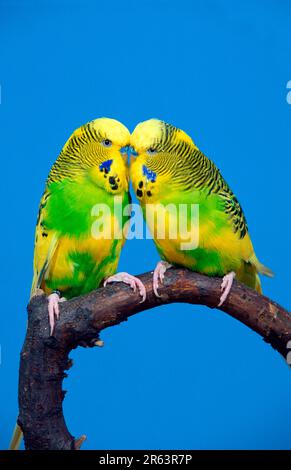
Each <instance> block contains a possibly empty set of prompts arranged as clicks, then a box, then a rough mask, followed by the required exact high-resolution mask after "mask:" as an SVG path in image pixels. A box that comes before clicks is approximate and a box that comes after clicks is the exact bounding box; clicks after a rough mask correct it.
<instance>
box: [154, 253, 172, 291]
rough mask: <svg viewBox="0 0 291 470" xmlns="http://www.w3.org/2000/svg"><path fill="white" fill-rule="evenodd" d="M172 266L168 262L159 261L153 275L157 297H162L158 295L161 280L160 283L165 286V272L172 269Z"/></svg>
mask: <svg viewBox="0 0 291 470" xmlns="http://www.w3.org/2000/svg"><path fill="white" fill-rule="evenodd" d="M171 267H172V265H171V264H170V263H168V262H167V261H159V262H158V264H157V265H156V267H155V270H154V274H153V290H154V293H155V295H156V296H157V297H161V296H160V294H159V293H158V288H159V280H160V283H161V284H163V282H164V279H165V272H166V271H167V269H169V268H171Z"/></svg>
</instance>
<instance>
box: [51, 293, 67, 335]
mask: <svg viewBox="0 0 291 470" xmlns="http://www.w3.org/2000/svg"><path fill="white" fill-rule="evenodd" d="M47 300H48V315H49V323H50V336H52V334H53V331H54V327H55V319H57V320H58V319H59V316H60V308H59V303H60V302H65V300H67V299H65V297H61V296H60V294H59V293H58V292H53V294H50V295H49V296H48V298H47Z"/></svg>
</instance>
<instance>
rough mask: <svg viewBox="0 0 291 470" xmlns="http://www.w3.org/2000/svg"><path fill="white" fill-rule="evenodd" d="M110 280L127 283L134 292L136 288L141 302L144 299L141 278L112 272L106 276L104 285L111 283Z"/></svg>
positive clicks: (144, 291)
mask: <svg viewBox="0 0 291 470" xmlns="http://www.w3.org/2000/svg"><path fill="white" fill-rule="evenodd" d="M111 282H124V283H125V284H128V285H129V286H130V287H131V288H132V289H133V291H134V292H136V289H138V291H139V294H140V296H141V298H142V299H141V303H142V302H144V301H145V299H146V288H145V286H144V284H143V283H142V282H141V280H140V279H139V278H138V277H135V276H132V275H131V274H128V273H125V272H121V273H117V274H114V275H113V276H110V277H108V278H107V279H106V280H105V281H104V284H103V285H104V287H105V286H106V285H107V284H109V283H111Z"/></svg>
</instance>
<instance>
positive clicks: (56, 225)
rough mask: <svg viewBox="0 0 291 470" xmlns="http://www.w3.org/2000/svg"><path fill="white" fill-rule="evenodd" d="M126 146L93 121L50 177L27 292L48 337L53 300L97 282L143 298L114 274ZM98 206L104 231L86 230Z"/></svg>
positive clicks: (121, 136) (121, 133) (120, 130)
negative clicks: (44, 317) (42, 302)
mask: <svg viewBox="0 0 291 470" xmlns="http://www.w3.org/2000/svg"><path fill="white" fill-rule="evenodd" d="M129 140H130V133H129V131H128V129H127V128H126V127H125V126H124V125H123V124H121V123H120V122H118V121H116V120H114V119H109V118H99V119H95V120H93V121H91V122H89V123H87V124H85V125H83V126H81V127H80V128H78V129H77V130H75V132H74V133H73V134H72V136H71V137H70V138H69V140H68V141H67V143H66V144H65V146H64V147H63V149H62V151H61V153H60V155H59V157H58V159H57V160H56V162H55V163H54V165H53V167H52V169H51V171H50V174H49V176H48V179H47V183H46V188H45V191H44V194H43V197H42V199H41V202H40V209H39V215H38V220H37V226H36V235H35V248H34V272H33V281H32V288H31V296H33V295H34V294H35V293H36V292H37V289H42V290H43V291H44V292H45V293H46V294H47V295H48V315H49V325H48V326H49V328H50V334H52V333H53V329H54V323H55V319H56V318H58V316H59V302H60V301H61V300H64V299H70V298H72V297H76V296H79V295H81V294H85V293H87V292H90V291H92V290H93V289H96V288H97V287H99V286H100V285H101V284H102V283H104V284H105V285H106V283H107V282H125V283H127V284H129V285H130V286H131V287H132V288H133V289H138V290H139V293H140V295H141V296H142V299H143V300H144V299H145V287H144V285H143V284H142V282H141V281H140V280H139V279H138V278H136V277H134V276H131V275H130V274H127V273H118V274H115V273H116V270H117V265H118V261H119V257H120V252H121V249H122V246H123V244H124V238H125V231H123V230H122V229H123V227H124V224H125V223H126V221H127V220H128V218H129V217H128V216H127V217H126V216H122V217H120V216H119V214H123V209H124V208H125V207H126V206H127V205H129V204H130V195H129V191H128V179H129V175H128V164H127V157H128V146H129ZM99 204H101V206H100V209H101V213H102V209H103V208H104V207H105V208H106V209H107V210H106V211H104V213H103V219H102V221H103V225H104V230H100V231H96V230H95V231H94V220H95V219H96V217H94V214H95V215H96V214H97V212H98V210H96V207H97V209H98V205H99ZM96 205H97V206H96ZM118 206H119V207H118ZM94 208H95V209H94ZM124 212H126V211H124ZM120 225H121V227H119V226H120ZM118 228H120V229H121V230H118ZM116 233H117V234H118V236H115V234H116ZM20 439H21V431H20V429H19V428H18V427H17V429H16V431H15V433H14V437H13V438H12V441H11V445H10V448H11V449H15V448H17V447H18V446H19V444H20Z"/></svg>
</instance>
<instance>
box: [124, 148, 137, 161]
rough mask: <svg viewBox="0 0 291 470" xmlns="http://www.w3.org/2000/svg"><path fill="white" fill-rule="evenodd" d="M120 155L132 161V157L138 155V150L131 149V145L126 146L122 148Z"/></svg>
mask: <svg viewBox="0 0 291 470" xmlns="http://www.w3.org/2000/svg"><path fill="white" fill-rule="evenodd" d="M120 153H121V155H122V156H123V157H125V158H126V159H127V158H129V159H131V157H132V156H135V157H136V156H137V155H138V153H137V152H136V150H135V149H134V148H133V147H131V146H130V145H125V147H121V149H120Z"/></svg>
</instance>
